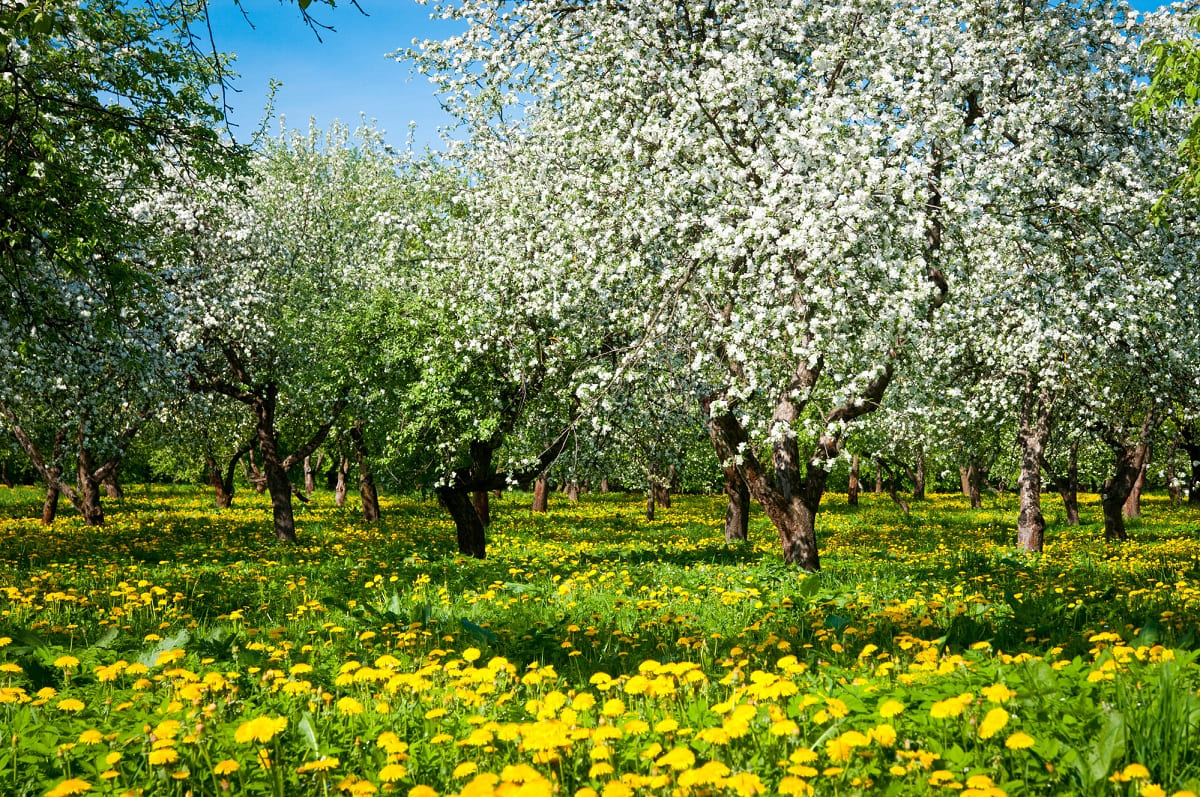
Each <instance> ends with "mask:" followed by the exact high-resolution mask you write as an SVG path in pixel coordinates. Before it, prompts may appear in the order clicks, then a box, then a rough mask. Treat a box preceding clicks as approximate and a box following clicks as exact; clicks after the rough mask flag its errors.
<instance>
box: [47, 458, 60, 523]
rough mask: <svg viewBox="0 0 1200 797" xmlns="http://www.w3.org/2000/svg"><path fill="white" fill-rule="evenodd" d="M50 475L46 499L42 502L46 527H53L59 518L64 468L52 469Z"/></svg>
mask: <svg viewBox="0 0 1200 797" xmlns="http://www.w3.org/2000/svg"><path fill="white" fill-rule="evenodd" d="M50 473H51V475H50V477H49V478H47V479H46V498H45V500H44V501H42V525H45V526H49V525H52V524H53V523H54V519H55V518H56V517H58V499H59V496H60V495H62V488H61V487H59V484H60V482H59V478H60V477H61V476H62V468H59V467H57V466H54V467H51V468H50Z"/></svg>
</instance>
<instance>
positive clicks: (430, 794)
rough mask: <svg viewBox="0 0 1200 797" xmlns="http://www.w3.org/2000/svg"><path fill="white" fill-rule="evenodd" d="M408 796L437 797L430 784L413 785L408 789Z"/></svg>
mask: <svg viewBox="0 0 1200 797" xmlns="http://www.w3.org/2000/svg"><path fill="white" fill-rule="evenodd" d="M408 797H438V793H437V790H435V789H434V788H433V787H432V786H425V785H421V786H413V787H412V788H411V789H409V790H408Z"/></svg>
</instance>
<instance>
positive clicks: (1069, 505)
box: [1061, 442, 1079, 526]
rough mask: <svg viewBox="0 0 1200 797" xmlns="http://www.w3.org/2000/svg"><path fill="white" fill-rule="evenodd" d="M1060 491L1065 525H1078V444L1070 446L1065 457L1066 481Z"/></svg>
mask: <svg viewBox="0 0 1200 797" xmlns="http://www.w3.org/2000/svg"><path fill="white" fill-rule="evenodd" d="M1064 487H1065V489H1064V490H1062V491H1061V495H1062V498H1063V508H1064V509H1065V510H1066V512H1067V525H1068V526H1078V525H1079V443H1078V442H1074V443H1072V444H1071V451H1070V453H1069V454H1068V455H1067V481H1066V484H1065V485H1064Z"/></svg>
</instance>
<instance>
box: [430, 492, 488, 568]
mask: <svg viewBox="0 0 1200 797" xmlns="http://www.w3.org/2000/svg"><path fill="white" fill-rule="evenodd" d="M436 492H437V497H438V501H440V502H441V504H442V506H444V507H445V508H446V511H447V512H448V513H450V517H451V519H453V520H454V528H455V532H456V533H457V536H458V551H459V553H461V554H465V555H466V556H473V557H475V558H476V559H483V558H484V557H485V556H486V555H487V536H486V534H485V533H484V528H483V523H481V522H480V520H479V513H478V512H476V511H475V506H474V504H472V503H471V499H470V494H469V493H468V492H467V491H466V490H463V489H459V488H456V487H438V488H437V490H436Z"/></svg>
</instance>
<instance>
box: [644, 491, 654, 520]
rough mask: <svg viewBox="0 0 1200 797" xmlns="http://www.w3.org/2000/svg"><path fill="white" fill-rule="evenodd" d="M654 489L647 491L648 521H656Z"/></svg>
mask: <svg viewBox="0 0 1200 797" xmlns="http://www.w3.org/2000/svg"><path fill="white" fill-rule="evenodd" d="M654 493H655V490H654V487H653V486H651V487H650V488H649V489H648V490H646V520H654V498H655V496H654Z"/></svg>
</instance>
